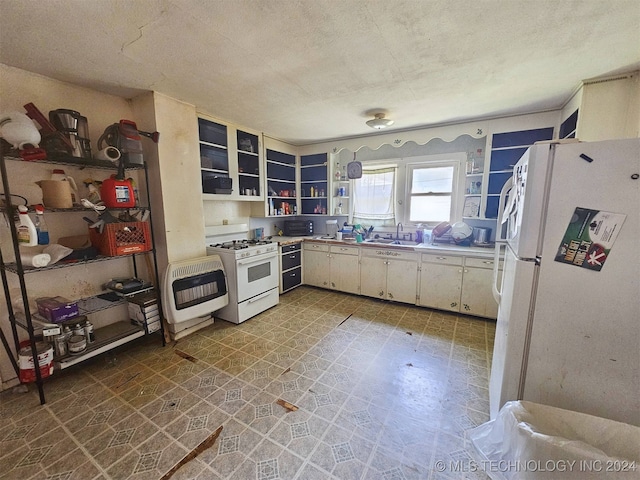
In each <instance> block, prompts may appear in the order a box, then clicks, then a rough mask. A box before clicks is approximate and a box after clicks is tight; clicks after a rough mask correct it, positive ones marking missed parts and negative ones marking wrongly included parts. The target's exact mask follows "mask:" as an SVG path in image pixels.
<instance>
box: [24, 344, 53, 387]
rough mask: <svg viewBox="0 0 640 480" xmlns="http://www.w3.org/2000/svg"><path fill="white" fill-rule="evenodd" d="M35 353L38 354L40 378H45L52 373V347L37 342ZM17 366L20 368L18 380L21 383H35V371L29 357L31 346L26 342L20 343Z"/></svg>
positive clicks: (31, 358)
mask: <svg viewBox="0 0 640 480" xmlns="http://www.w3.org/2000/svg"><path fill="white" fill-rule="evenodd" d="M36 352H37V353H38V367H39V369H40V378H47V377H48V376H49V375H51V374H52V373H53V347H52V346H51V345H49V344H48V343H44V342H38V343H36ZM18 365H19V367H20V374H19V376H18V378H19V379H20V382H21V383H30V382H35V381H36V370H35V368H34V365H33V356H32V355H31V344H30V343H29V341H28V340H25V341H22V342H20V352H19V353H18Z"/></svg>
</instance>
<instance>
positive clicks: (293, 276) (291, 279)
mask: <svg viewBox="0 0 640 480" xmlns="http://www.w3.org/2000/svg"><path fill="white" fill-rule="evenodd" d="M301 283H302V268H300V267H298V268H295V269H293V270H289V271H288V272H284V273H283V274H282V291H283V292H285V291H287V290H289V289H290V288H293V287H297V286H298V285H300V284H301Z"/></svg>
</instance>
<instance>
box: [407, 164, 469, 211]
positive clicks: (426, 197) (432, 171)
mask: <svg viewBox="0 0 640 480" xmlns="http://www.w3.org/2000/svg"><path fill="white" fill-rule="evenodd" d="M456 169H457V162H439V163H433V164H430V165H426V164H414V165H408V166H407V175H408V187H409V192H408V194H409V195H408V201H409V221H410V222H413V223H427V222H431V223H435V222H444V221H450V220H451V219H452V218H454V216H455V215H454V207H455V205H454V203H455V202H454V201H453V192H454V186H455V179H456Z"/></svg>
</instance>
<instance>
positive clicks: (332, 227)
mask: <svg viewBox="0 0 640 480" xmlns="http://www.w3.org/2000/svg"><path fill="white" fill-rule="evenodd" d="M326 225H327V227H326V228H327V233H326V236H327V237H329V238H336V233H338V220H335V219H334V220H327V222H326Z"/></svg>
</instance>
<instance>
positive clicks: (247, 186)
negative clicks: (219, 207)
mask: <svg viewBox="0 0 640 480" xmlns="http://www.w3.org/2000/svg"><path fill="white" fill-rule="evenodd" d="M198 133H199V136H200V137H199V139H200V172H201V177H202V193H203V198H204V199H205V200H252V201H262V200H264V191H263V189H264V187H263V179H264V165H263V161H262V159H263V153H262V149H263V147H262V135H261V134H259V133H255V132H249V131H246V130H244V129H238V128H234V127H233V126H231V125H225V124H223V123H221V122H217V121H214V120H213V119H209V118H204V117H202V116H201V117H199V118H198Z"/></svg>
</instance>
